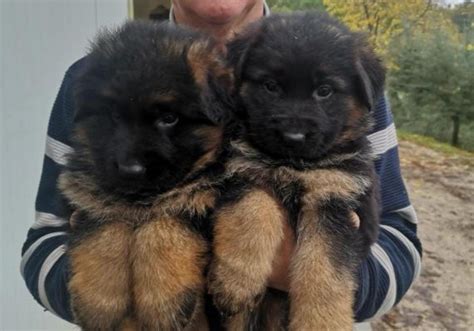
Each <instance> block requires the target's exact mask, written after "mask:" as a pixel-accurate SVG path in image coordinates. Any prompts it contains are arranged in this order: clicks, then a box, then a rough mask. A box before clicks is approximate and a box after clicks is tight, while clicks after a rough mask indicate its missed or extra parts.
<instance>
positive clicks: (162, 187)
mask: <svg viewBox="0 0 474 331" xmlns="http://www.w3.org/2000/svg"><path fill="white" fill-rule="evenodd" d="M216 49H217V47H216V46H215V45H214V44H213V42H212V41H211V40H210V39H208V38H207V37H204V36H202V35H200V34H197V33H195V32H190V31H187V30H184V29H182V28H177V27H172V26H170V25H169V24H166V23H164V24H153V23H146V22H130V23H127V24H125V25H124V26H122V27H121V28H119V29H117V30H116V31H113V32H104V33H102V34H100V35H99V37H98V38H97V40H96V41H95V42H94V44H93V45H92V50H91V52H90V54H89V55H88V56H87V59H86V61H87V62H86V66H85V69H84V71H83V72H82V73H81V75H80V76H79V77H78V79H77V84H76V86H75V94H74V96H75V107H76V114H75V123H74V124H75V132H74V137H73V143H74V153H73V154H72V155H71V156H70V159H69V162H68V164H67V167H66V169H65V170H64V172H63V173H62V174H61V177H60V181H59V186H60V188H61V190H62V192H63V193H64V195H65V196H66V197H67V198H68V199H69V201H70V203H71V204H72V206H73V207H74V209H75V210H76V212H75V214H74V215H73V218H72V223H73V231H72V234H71V237H72V240H71V243H70V247H69V251H68V254H69V258H70V265H71V280H70V283H69V290H70V293H71V296H72V310H73V312H74V316H75V319H76V322H77V323H78V324H79V325H80V326H81V327H82V328H83V329H84V330H91V331H100V330H104V331H105V330H122V329H123V330H153V331H154V330H182V329H190V330H198V329H200V328H201V327H203V326H204V325H205V324H204V322H202V321H198V319H199V318H202V315H200V314H199V312H200V311H202V297H203V291H204V285H205V281H204V275H203V272H204V271H203V270H204V267H205V264H206V254H207V251H208V244H207V240H206V238H205V236H206V234H205V231H206V230H205V224H204V223H203V222H204V220H205V219H206V217H207V214H208V212H209V210H210V208H212V205H213V203H214V195H213V188H212V185H213V184H212V178H213V177H214V175H215V172H216V171H217V170H216V168H215V167H213V166H212V165H213V161H214V159H215V153H216V151H217V149H219V148H220V147H219V146H220V144H221V136H222V125H220V123H221V120H222V119H223V115H224V110H223V108H222V107H220V106H219V105H221V102H220V100H219V99H218V96H219V95H221V93H220V91H219V89H220V87H222V86H227V87H228V86H231V85H232V82H231V76H230V74H229V71H228V70H227V71H226V70H225V67H224V65H223V61H221V60H220V59H219V56H218V52H217V51H216ZM193 323H194V324H193ZM196 325H199V327H198V326H196Z"/></svg>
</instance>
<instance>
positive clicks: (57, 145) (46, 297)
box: [20, 59, 84, 321]
mask: <svg viewBox="0 0 474 331" xmlns="http://www.w3.org/2000/svg"><path fill="white" fill-rule="evenodd" d="M83 63H84V59H81V60H79V61H78V62H76V63H75V64H73V65H72V66H71V67H70V68H69V69H68V71H67V72H66V75H65V77H64V80H63V82H62V85H61V88H60V90H59V93H58V95H57V97H56V101H55V103H54V106H53V110H52V113H51V117H50V120H49V126H48V135H47V138H46V151H45V156H44V161H43V170H42V174H41V180H40V185H39V189H38V194H37V197H36V219H35V222H34V224H33V225H32V226H31V228H30V230H29V231H28V235H27V238H26V241H25V243H24V245H23V249H22V260H21V266H20V269H21V274H22V276H23V278H24V279H25V282H26V286H27V287H28V289H29V291H30V292H31V294H32V295H33V296H34V298H35V299H36V300H37V301H38V302H39V303H40V304H41V305H42V306H43V307H44V308H46V309H47V310H49V311H50V312H52V313H54V314H56V315H58V316H60V317H61V318H63V319H65V320H68V321H72V313H71V311H70V308H69V293H68V289H67V284H68V279H69V266H68V259H67V256H66V255H65V251H66V245H67V241H68V234H67V233H68V230H69V222H68V220H69V216H70V215H71V212H72V211H71V210H70V209H69V208H68V205H67V203H66V201H65V200H64V199H63V198H62V197H61V194H60V192H59V191H58V189H57V186H56V182H57V178H58V176H59V173H60V171H61V168H62V166H64V164H65V162H66V159H65V155H66V154H67V153H69V152H71V151H72V148H71V147H70V135H71V128H72V120H73V113H74V110H73V98H72V82H73V80H74V76H75V74H76V73H77V71H78V70H79V69H80V67H81V66H82V65H83Z"/></svg>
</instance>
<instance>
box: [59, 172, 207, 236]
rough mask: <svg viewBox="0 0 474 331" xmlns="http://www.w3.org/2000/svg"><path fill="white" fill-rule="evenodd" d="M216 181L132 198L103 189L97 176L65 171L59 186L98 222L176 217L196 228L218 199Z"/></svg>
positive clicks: (140, 221)
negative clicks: (117, 195)
mask: <svg viewBox="0 0 474 331" xmlns="http://www.w3.org/2000/svg"><path fill="white" fill-rule="evenodd" d="M214 187H215V185H214V184H213V183H212V182H211V181H210V180H208V179H206V178H199V179H198V180H195V181H192V182H190V183H187V184H184V185H181V186H179V187H177V188H175V189H173V190H171V191H168V192H165V193H162V194H159V195H156V196H150V197H148V198H144V199H143V200H141V201H140V202H129V201H126V200H124V199H120V198H117V197H116V196H114V195H113V194H110V193H107V192H104V191H103V190H102V189H101V188H100V187H99V186H98V185H97V184H96V182H95V181H94V179H93V178H92V177H91V176H90V175H88V174H87V173H83V172H74V171H65V172H64V173H63V174H61V176H60V179H59V188H60V189H61V191H62V192H63V194H64V195H65V196H66V197H67V198H68V200H69V201H70V203H71V204H72V205H73V206H74V208H75V209H78V210H82V211H87V216H88V217H87V218H88V219H89V220H91V219H92V220H94V223H97V225H100V224H104V223H108V222H124V223H127V224H129V225H130V226H132V227H139V226H141V225H142V224H144V223H146V222H150V221H152V220H154V219H159V218H163V217H176V218H179V219H182V220H183V221H184V222H186V223H188V225H189V226H190V227H191V228H193V227H196V228H198V227H199V226H200V225H201V224H200V223H201V221H202V220H203V219H205V218H207V217H208V215H209V213H210V210H212V208H213V207H214V203H215V188H214Z"/></svg>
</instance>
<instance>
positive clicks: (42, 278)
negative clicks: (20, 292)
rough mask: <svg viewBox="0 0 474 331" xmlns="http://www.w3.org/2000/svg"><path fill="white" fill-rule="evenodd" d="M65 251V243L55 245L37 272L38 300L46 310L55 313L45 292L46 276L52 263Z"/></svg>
mask: <svg viewBox="0 0 474 331" xmlns="http://www.w3.org/2000/svg"><path fill="white" fill-rule="evenodd" d="M65 251H66V245H61V246H59V247H57V248H56V249H55V250H54V251H52V252H51V254H49V256H48V257H47V258H46V260H45V261H44V263H43V265H42V266H41V270H40V272H39V277H38V296H39V300H40V301H41V304H42V305H43V307H45V308H46V309H47V310H49V311H50V312H52V313H53V314H55V315H58V314H57V313H56V312H55V311H54V309H53V307H51V305H50V303H49V299H48V294H47V293H46V278H47V277H48V274H49V271H50V270H51V269H52V268H53V266H54V264H55V263H56V262H57V261H58V260H59V258H60V257H61V256H63V255H64V252H65ZM58 316H59V315H58Z"/></svg>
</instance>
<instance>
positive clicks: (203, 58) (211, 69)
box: [187, 41, 234, 89]
mask: <svg viewBox="0 0 474 331" xmlns="http://www.w3.org/2000/svg"><path fill="white" fill-rule="evenodd" d="M220 53H222V52H220V50H219V47H218V46H214V47H211V45H210V44H209V42H208V41H205V42H203V41H201V42H196V43H194V44H192V45H191V47H189V49H188V54H187V59H188V65H189V66H190V68H191V71H192V73H193V77H194V80H195V81H196V83H197V85H198V86H199V87H200V88H201V89H205V88H207V80H208V73H212V75H213V77H214V78H215V79H217V80H218V81H219V82H220V83H222V84H224V85H225V86H226V87H227V88H229V89H230V88H231V87H232V86H233V80H234V76H233V73H232V70H231V68H230V67H228V66H226V65H225V64H224V62H223V61H222V56H221V54H220Z"/></svg>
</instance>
